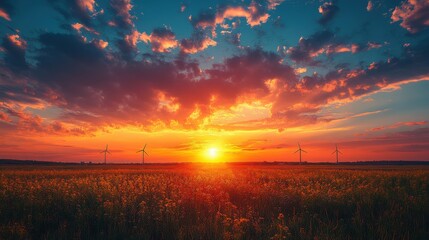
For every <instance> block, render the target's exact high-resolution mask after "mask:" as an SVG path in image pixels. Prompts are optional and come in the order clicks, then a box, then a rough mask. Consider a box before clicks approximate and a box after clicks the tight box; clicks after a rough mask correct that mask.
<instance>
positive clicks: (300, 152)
mask: <svg viewBox="0 0 429 240" xmlns="http://www.w3.org/2000/svg"><path fill="white" fill-rule="evenodd" d="M297 152H299V164H301V161H302V152H305V153H307V152H306V151H305V150H304V149H302V148H301V145H300V144H299V143H298V150H296V151H295V153H297Z"/></svg>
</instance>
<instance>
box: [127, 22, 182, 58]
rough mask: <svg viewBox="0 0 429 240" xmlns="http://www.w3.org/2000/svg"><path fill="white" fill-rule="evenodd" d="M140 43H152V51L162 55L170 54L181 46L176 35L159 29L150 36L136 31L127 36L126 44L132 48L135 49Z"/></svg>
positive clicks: (167, 30) (165, 29) (164, 29)
mask: <svg viewBox="0 0 429 240" xmlns="http://www.w3.org/2000/svg"><path fill="white" fill-rule="evenodd" d="M139 41H143V42H145V43H150V44H151V45H152V51H154V52H161V53H164V52H169V51H170V50H171V49H172V48H176V47H177V46H178V45H179V42H178V41H177V40H176V36H175V35H174V33H173V32H172V31H171V30H169V29H167V28H157V29H155V30H154V31H153V32H152V33H151V34H150V35H148V34H147V33H145V32H143V33H139V32H138V31H137V30H134V31H133V32H132V33H131V34H129V35H126V36H125V42H127V44H128V45H129V46H131V47H134V48H135V47H136V46H137V43H138V42H139Z"/></svg>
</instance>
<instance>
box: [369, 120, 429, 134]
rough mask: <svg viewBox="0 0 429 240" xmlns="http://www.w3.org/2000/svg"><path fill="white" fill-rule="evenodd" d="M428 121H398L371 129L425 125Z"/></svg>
mask: <svg viewBox="0 0 429 240" xmlns="http://www.w3.org/2000/svg"><path fill="white" fill-rule="evenodd" d="M427 123H428V122H427V121H417V122H398V123H395V124H392V125H389V126H380V127H375V128H371V131H373V132H374V131H381V130H385V129H395V128H399V127H404V126H407V127H411V126H421V125H426V124H427Z"/></svg>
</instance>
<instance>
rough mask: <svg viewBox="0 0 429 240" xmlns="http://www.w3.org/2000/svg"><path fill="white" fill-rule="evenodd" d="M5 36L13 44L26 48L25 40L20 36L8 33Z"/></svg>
mask: <svg viewBox="0 0 429 240" xmlns="http://www.w3.org/2000/svg"><path fill="white" fill-rule="evenodd" d="M7 38H8V39H9V41H10V42H11V43H13V44H14V45H15V46H17V47H19V48H21V49H26V48H27V42H26V41H25V40H23V39H22V38H20V36H19V35H18V34H12V35H8V36H7Z"/></svg>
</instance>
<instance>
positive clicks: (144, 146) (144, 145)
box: [143, 143, 147, 151]
mask: <svg viewBox="0 0 429 240" xmlns="http://www.w3.org/2000/svg"><path fill="white" fill-rule="evenodd" d="M146 145H147V143H146V144H145V145H144V147H143V151H144V149H145V148H146Z"/></svg>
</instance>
